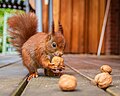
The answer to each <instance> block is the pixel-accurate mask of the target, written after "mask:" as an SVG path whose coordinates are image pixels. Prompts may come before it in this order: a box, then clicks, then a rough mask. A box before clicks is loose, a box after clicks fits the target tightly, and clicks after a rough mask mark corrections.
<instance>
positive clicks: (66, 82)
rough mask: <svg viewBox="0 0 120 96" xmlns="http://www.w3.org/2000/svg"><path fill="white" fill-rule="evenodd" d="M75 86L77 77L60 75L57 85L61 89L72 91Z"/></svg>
mask: <svg viewBox="0 0 120 96" xmlns="http://www.w3.org/2000/svg"><path fill="white" fill-rule="evenodd" d="M76 86H77V79H76V78H75V77H74V76H72V75H67V74H64V75H62V76H61V77H60V80H59V87H60V89H61V90H63V91H73V90H75V88H76Z"/></svg>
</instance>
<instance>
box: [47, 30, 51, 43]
mask: <svg viewBox="0 0 120 96" xmlns="http://www.w3.org/2000/svg"><path fill="white" fill-rule="evenodd" d="M51 38H52V35H51V32H50V33H49V34H48V35H47V41H50V40H51Z"/></svg>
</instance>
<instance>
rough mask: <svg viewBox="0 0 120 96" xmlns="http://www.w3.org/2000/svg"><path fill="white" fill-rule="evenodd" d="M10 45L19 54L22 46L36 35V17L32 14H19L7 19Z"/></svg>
mask: <svg viewBox="0 0 120 96" xmlns="http://www.w3.org/2000/svg"><path fill="white" fill-rule="evenodd" d="M7 23H8V25H9V28H8V31H9V34H10V37H11V43H12V45H13V46H14V47H16V49H17V51H18V52H19V53H20V54H21V51H22V49H21V48H22V46H23V44H24V43H25V42H26V41H27V40H28V39H29V38H30V37H31V36H33V35H34V34H36V33H37V17H36V15H35V14H34V13H28V14H26V13H20V14H16V15H14V16H12V17H10V18H9V19H8V22H7Z"/></svg>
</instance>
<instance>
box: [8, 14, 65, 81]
mask: <svg viewBox="0 0 120 96" xmlns="http://www.w3.org/2000/svg"><path fill="white" fill-rule="evenodd" d="M7 23H8V25H9V28H8V32H9V34H10V37H11V43H12V45H13V46H14V47H16V50H17V51H18V52H19V53H20V55H21V57H22V60H23V64H24V66H25V67H26V68H27V69H28V71H29V76H28V81H29V80H30V79H31V78H35V77H38V72H37V69H38V68H39V67H43V68H45V69H54V64H52V63H51V59H52V57H53V56H62V55H63V51H64V48H65V38H64V35H63V28H62V25H61V24H60V23H59V24H58V25H59V28H58V32H55V31H54V23H53V24H52V31H51V32H37V26H38V20H37V17H36V15H35V14H34V13H20V14H16V15H13V16H12V17H10V18H9V19H8V21H7Z"/></svg>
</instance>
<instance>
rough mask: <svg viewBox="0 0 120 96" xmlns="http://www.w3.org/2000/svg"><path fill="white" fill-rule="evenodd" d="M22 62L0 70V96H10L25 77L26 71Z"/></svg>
mask: <svg viewBox="0 0 120 96" xmlns="http://www.w3.org/2000/svg"><path fill="white" fill-rule="evenodd" d="M21 64H22V62H18V63H15V64H13V65H10V66H7V67H4V68H1V69H0V96H10V95H11V94H12V93H13V92H14V91H15V90H16V88H17V87H18V86H19V84H20V82H21V81H22V80H23V79H24V78H25V77H26V75H27V73H28V72H27V70H26V69H25V67H23V65H21Z"/></svg>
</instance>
